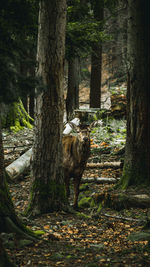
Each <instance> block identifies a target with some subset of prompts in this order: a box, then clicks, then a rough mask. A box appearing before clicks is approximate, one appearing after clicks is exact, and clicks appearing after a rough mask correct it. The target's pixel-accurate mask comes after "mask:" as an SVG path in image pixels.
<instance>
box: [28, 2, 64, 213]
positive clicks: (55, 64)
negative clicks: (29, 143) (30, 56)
mask: <svg viewBox="0 0 150 267" xmlns="http://www.w3.org/2000/svg"><path fill="white" fill-rule="evenodd" d="M65 21H66V0H62V1H52V0H51V1H48V0H42V1H40V11H39V31H38V51H37V61H38V72H37V76H39V77H40V78H41V79H42V81H43V85H44V87H45V88H44V90H43V92H41V93H40V94H38V96H37V98H36V103H35V140H34V145H33V164H32V174H33V187H32V192H31V195H32V197H31V201H30V206H29V208H28V212H29V213H31V214H33V215H37V214H42V213H46V212H49V211H54V210H59V209H62V208H63V206H64V205H65V203H66V196H65V187H64V175H63V167H62V158H63V152H62V132H63V111H64V110H63V108H64V99H63V63H64V50H65V47H64V42H65Z"/></svg>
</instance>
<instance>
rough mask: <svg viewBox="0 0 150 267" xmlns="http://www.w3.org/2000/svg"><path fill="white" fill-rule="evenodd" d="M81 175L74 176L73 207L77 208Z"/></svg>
mask: <svg viewBox="0 0 150 267" xmlns="http://www.w3.org/2000/svg"><path fill="white" fill-rule="evenodd" d="M80 181H81V177H76V178H74V204H73V207H74V208H75V209H77V208H78V196H79V186H80Z"/></svg>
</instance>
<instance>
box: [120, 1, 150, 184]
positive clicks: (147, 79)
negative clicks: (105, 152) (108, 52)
mask: <svg viewBox="0 0 150 267" xmlns="http://www.w3.org/2000/svg"><path fill="white" fill-rule="evenodd" d="M128 2H129V25H128V71H129V73H128V93H127V99H128V107H127V141H126V153H125V163H124V169H123V177H122V180H121V185H122V187H124V188H125V187H127V186H129V185H139V184H150V75H149V69H150V31H149V22H150V16H149V3H148V1H141V0H136V1H134V0H129V1H128Z"/></svg>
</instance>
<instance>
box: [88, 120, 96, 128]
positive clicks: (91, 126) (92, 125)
mask: <svg viewBox="0 0 150 267" xmlns="http://www.w3.org/2000/svg"><path fill="white" fill-rule="evenodd" d="M94 126H95V121H93V122H92V123H91V124H90V125H89V128H90V130H91V129H92V128H93V127H94Z"/></svg>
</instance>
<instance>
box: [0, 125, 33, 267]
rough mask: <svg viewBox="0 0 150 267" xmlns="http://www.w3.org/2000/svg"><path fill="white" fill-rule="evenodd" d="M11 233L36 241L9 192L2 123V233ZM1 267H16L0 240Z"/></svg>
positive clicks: (0, 145)
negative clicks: (18, 214)
mask: <svg viewBox="0 0 150 267" xmlns="http://www.w3.org/2000/svg"><path fill="white" fill-rule="evenodd" d="M2 232H10V233H15V236H16V235H17V237H18V238H19V236H20V237H21V238H22V237H23V238H26V239H31V240H35V238H34V237H32V236H30V235H29V234H28V233H27V230H26V229H25V227H24V226H23V225H22V223H21V222H20V220H19V219H18V217H17V216H16V213H15V210H14V206H13V203H12V200H11V197H10V195H9V192H8V188H7V184H6V181H5V174H4V153H3V143H2V131H1V122H0V233H2ZM0 266H14V265H13V264H11V263H9V260H8V258H7V254H6V253H5V250H4V248H3V245H2V241H1V239H0Z"/></svg>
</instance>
